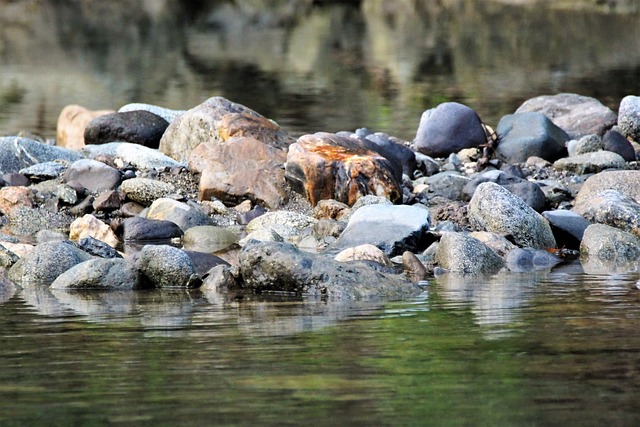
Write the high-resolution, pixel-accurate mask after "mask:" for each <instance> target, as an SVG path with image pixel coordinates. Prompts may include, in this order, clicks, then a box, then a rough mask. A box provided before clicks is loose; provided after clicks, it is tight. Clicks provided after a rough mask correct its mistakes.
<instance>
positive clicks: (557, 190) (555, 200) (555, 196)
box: [536, 179, 573, 212]
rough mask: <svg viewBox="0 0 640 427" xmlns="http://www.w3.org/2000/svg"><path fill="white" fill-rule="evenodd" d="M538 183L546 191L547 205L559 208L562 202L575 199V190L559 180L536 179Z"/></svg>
mask: <svg viewBox="0 0 640 427" xmlns="http://www.w3.org/2000/svg"><path fill="white" fill-rule="evenodd" d="M536 184H537V185H538V186H539V188H540V189H541V190H542V192H543V193H544V197H545V199H546V203H545V205H546V206H549V207H552V208H557V207H558V206H559V205H560V204H561V203H562V202H569V201H571V200H573V192H572V191H571V189H570V188H569V187H567V186H566V185H564V184H562V183H561V182H559V181H556V180H551V179H550V180H542V181H536ZM536 210H537V209H536ZM538 212H539V211H538Z"/></svg>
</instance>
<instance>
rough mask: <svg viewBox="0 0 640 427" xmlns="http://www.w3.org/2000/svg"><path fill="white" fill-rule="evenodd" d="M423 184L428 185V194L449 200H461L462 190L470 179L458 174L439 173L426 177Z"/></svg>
mask: <svg viewBox="0 0 640 427" xmlns="http://www.w3.org/2000/svg"><path fill="white" fill-rule="evenodd" d="M425 182H426V183H427V184H429V194H433V195H434V196H441V197H445V198H447V199H449V200H456V201H458V200H461V197H462V190H463V188H465V186H466V185H467V184H469V182H470V179H469V178H467V177H466V176H462V175H461V174H460V173H458V172H440V173H437V174H435V175H431V176H430V177H428V178H427V179H426V180H425Z"/></svg>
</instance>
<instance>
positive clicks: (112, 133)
mask: <svg viewBox="0 0 640 427" xmlns="http://www.w3.org/2000/svg"><path fill="white" fill-rule="evenodd" d="M168 126H169V122H167V121H166V120H165V119H163V118H162V117H160V116H158V115H156V114H153V113H151V112H149V111H144V110H136V111H127V112H124V113H111V114H105V115H103V116H99V117H96V118H95V119H93V120H91V121H90V122H89V124H88V125H87V127H86V128H85V131H84V141H85V144H106V143H108V142H117V141H122V142H131V143H134V144H140V145H144V146H145V147H150V148H158V146H159V145H160V138H162V135H163V134H164V131H165V130H166V129H167V127H168Z"/></svg>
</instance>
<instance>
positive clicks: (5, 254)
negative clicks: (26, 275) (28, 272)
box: [0, 244, 20, 268]
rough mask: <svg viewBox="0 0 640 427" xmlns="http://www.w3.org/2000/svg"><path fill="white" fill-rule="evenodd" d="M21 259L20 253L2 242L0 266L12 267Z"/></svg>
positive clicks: (0, 246)
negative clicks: (16, 252)
mask: <svg viewBox="0 0 640 427" xmlns="http://www.w3.org/2000/svg"><path fill="white" fill-rule="evenodd" d="M19 260H20V257H19V256H18V255H16V254H15V253H13V252H12V251H11V250H9V249H7V248H6V247H5V246H4V245H3V244H0V267H2V268H11V266H13V264H15V263H16V262H18V261H19Z"/></svg>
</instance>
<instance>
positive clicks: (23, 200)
mask: <svg viewBox="0 0 640 427" xmlns="http://www.w3.org/2000/svg"><path fill="white" fill-rule="evenodd" d="M32 207H33V193H32V192H31V190H30V189H29V188H27V187H4V188H2V189H0V212H2V213H3V214H4V215H7V216H11V214H12V213H13V212H14V211H16V210H19V209H20V208H29V209H30V208H32Z"/></svg>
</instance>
